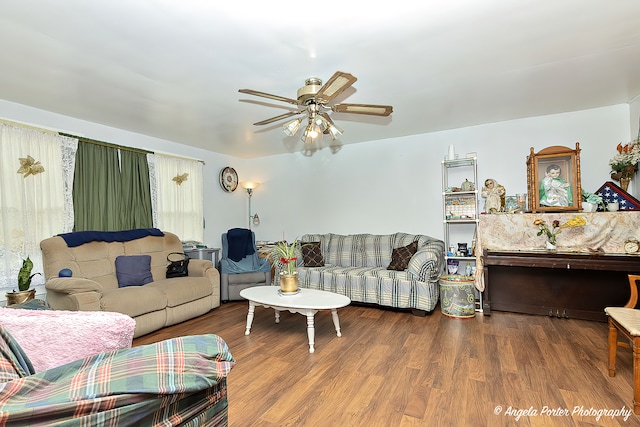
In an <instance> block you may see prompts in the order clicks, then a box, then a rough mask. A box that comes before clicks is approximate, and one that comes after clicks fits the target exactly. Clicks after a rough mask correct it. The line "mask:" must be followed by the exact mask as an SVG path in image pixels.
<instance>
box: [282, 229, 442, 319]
mask: <svg viewBox="0 0 640 427" xmlns="http://www.w3.org/2000/svg"><path fill="white" fill-rule="evenodd" d="M298 241H299V242H300V246H299V251H300V255H299V256H298V257H297V258H298V260H297V265H298V268H297V271H298V274H299V286H300V287H303V288H313V289H321V290H325V291H331V292H336V293H339V294H342V295H346V296H348V297H349V298H351V301H355V302H362V303H372V304H377V305H381V306H388V307H395V308H406V309H412V310H414V313H415V314H425V313H426V312H431V311H433V309H434V308H435V306H436V304H437V302H438V290H439V286H438V279H439V277H440V275H441V274H442V272H443V269H444V242H443V241H442V240H438V239H435V238H433V237H429V236H425V235H414V234H407V233H395V234H387V235H375V234H354V235H340V234H332V233H328V234H305V235H303V236H301V237H300V238H299V239H298ZM311 242H313V243H314V244H313V245H310V243H311ZM314 246H315V248H314ZM317 249H319V251H320V254H318V253H317ZM394 252H395V255H396V256H395V257H394V256H393V255H394ZM392 258H395V259H393V261H394V263H393V264H394V265H393V266H392V267H393V268H397V269H389V268H388V267H389V266H390V265H391V264H392ZM319 261H320V262H319ZM397 261H405V262H397ZM310 264H311V265H320V264H323V265H322V266H309V265H310ZM405 264H406V267H405ZM276 265H277V266H278V272H279V271H281V270H282V268H283V266H282V264H280V263H276ZM403 267H404V268H403ZM275 279H276V281H278V280H279V278H278V274H276V278H275Z"/></svg>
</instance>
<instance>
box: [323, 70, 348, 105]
mask: <svg viewBox="0 0 640 427" xmlns="http://www.w3.org/2000/svg"><path fill="white" fill-rule="evenodd" d="M356 80H358V79H357V78H356V77H354V76H352V75H351V74H349V73H344V72H342V71H336V72H335V73H334V75H333V76H331V78H330V79H329V80H328V81H327V82H326V83H325V84H324V85H322V87H321V88H320V90H319V91H318V93H317V94H316V98H318V99H320V100H321V103H324V104H326V103H328V102H331V100H333V99H334V98H335V97H336V96H338V95H340V94H341V93H342V92H344V91H345V89H347V88H349V87H350V86H351V85H352V84H354V83H355V82H356Z"/></svg>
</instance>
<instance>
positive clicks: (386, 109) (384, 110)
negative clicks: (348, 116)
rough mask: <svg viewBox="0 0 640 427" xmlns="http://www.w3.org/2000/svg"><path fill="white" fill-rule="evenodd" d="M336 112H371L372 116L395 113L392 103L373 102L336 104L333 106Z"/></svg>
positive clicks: (332, 108)
mask: <svg viewBox="0 0 640 427" xmlns="http://www.w3.org/2000/svg"><path fill="white" fill-rule="evenodd" d="M331 110H332V111H335V112H336V113H353V114H369V115H372V116H388V115H389V114H391V113H393V107H392V106H391V105H373V104H336V105H333V106H332V107H331Z"/></svg>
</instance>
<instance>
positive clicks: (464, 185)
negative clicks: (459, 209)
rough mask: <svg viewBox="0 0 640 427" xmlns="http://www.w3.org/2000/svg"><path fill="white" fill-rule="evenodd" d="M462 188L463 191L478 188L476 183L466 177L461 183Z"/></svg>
mask: <svg viewBox="0 0 640 427" xmlns="http://www.w3.org/2000/svg"><path fill="white" fill-rule="evenodd" d="M460 189H461V190H462V191H473V190H475V189H476V185H475V184H474V183H473V182H471V181H469V180H468V179H465V180H464V182H463V183H462V184H460Z"/></svg>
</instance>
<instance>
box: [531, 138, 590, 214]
mask: <svg viewBox="0 0 640 427" xmlns="http://www.w3.org/2000/svg"><path fill="white" fill-rule="evenodd" d="M527 190H528V195H529V203H530V210H531V212H533V213H536V212H578V211H580V210H581V209H582V186H581V184H580V144H579V143H578V142H576V148H575V150H574V149H571V148H569V147H562V146H557V145H556V146H553V147H547V148H545V149H542V150H540V151H538V152H537V153H535V152H534V151H533V147H531V153H530V154H529V156H528V157H527Z"/></svg>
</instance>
